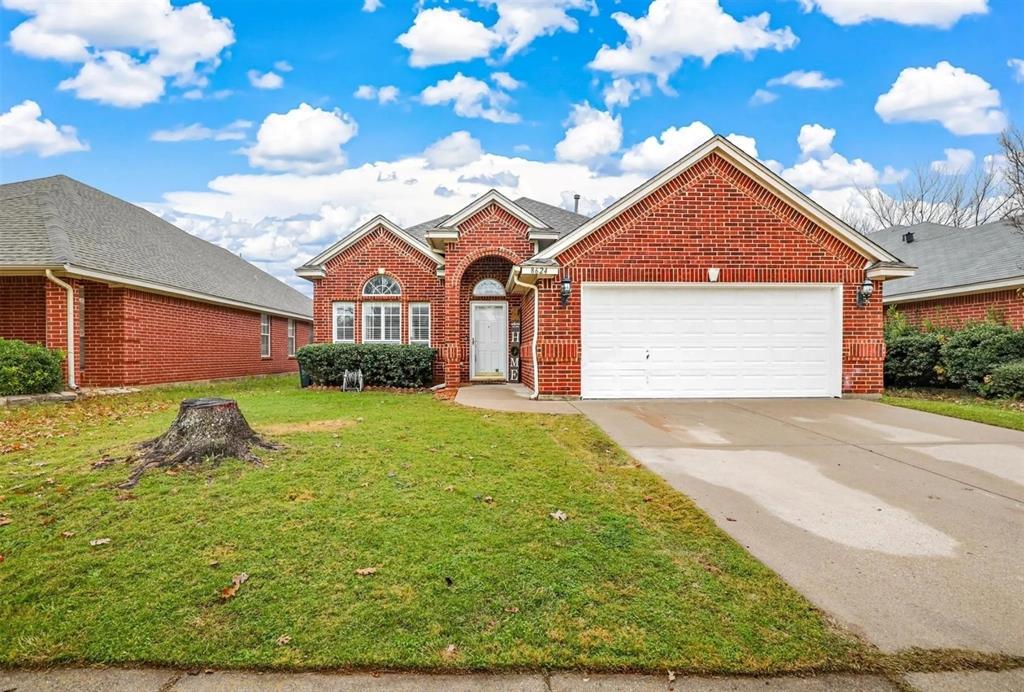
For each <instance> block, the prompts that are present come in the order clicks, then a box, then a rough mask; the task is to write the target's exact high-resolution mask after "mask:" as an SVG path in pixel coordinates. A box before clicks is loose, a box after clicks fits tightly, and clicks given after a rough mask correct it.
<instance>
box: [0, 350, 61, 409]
mask: <svg viewBox="0 0 1024 692" xmlns="http://www.w3.org/2000/svg"><path fill="white" fill-rule="evenodd" d="M63 360H64V354H63V353H62V352H61V351H51V350H50V349H48V348H44V347H42V346H36V345H34V344H26V343H25V342H24V341H15V340H11V339H0V396H16V395H19V394H46V393H47V392H58V391H60V389H61V387H62V386H63V384H64V374H63V373H62V372H61V369H60V365H61V362H63Z"/></svg>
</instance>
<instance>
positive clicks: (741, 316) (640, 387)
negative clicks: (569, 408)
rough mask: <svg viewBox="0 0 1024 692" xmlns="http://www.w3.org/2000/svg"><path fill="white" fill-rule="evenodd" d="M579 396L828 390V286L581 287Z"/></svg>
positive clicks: (831, 335)
mask: <svg viewBox="0 0 1024 692" xmlns="http://www.w3.org/2000/svg"><path fill="white" fill-rule="evenodd" d="M581 293H582V298H581V300H582V325H581V327H582V340H583V354H582V356H583V363H582V365H583V372H582V383H581V384H582V391H583V396H585V397H592V398H620V397H770V396H837V395H838V394H839V384H840V372H841V363H840V358H841V355H840V354H841V348H840V345H841V320H842V316H841V314H840V312H839V311H840V309H841V308H840V307H839V304H838V300H837V298H838V295H837V288H836V287H832V286H813V287H807V286H800V287H786V286H773V285H763V286H757V287H750V288H747V287H742V288H741V287H732V286H725V285H718V286H714V287H690V286H665V285H657V284H631V285H615V286H606V285H594V284H589V285H588V284H584V285H583V288H582V291H581Z"/></svg>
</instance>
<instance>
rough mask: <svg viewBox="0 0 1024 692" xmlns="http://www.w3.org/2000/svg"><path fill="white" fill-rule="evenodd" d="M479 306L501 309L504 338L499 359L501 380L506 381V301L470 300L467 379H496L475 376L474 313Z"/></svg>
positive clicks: (494, 378) (493, 378)
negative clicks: (502, 354) (501, 355)
mask: <svg viewBox="0 0 1024 692" xmlns="http://www.w3.org/2000/svg"><path fill="white" fill-rule="evenodd" d="M480 306H485V307H487V306H489V307H494V306H498V307H500V308H501V317H502V320H501V324H502V325H503V329H502V331H503V332H504V334H505V338H504V339H503V340H502V344H501V349H502V351H503V353H504V356H503V357H502V358H501V377H500V379H501V380H508V301H507V300H471V301H469V379H470V380H484V381H494V380H497V379H499V378H496V377H478V376H477V374H476V343H475V342H476V319H475V314H474V313H475V312H476V309H477V308H478V307H480Z"/></svg>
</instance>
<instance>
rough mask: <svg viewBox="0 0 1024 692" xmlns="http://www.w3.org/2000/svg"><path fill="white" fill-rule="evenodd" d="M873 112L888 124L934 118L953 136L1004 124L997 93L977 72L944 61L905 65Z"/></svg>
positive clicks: (978, 132) (984, 131)
mask: <svg viewBox="0 0 1024 692" xmlns="http://www.w3.org/2000/svg"><path fill="white" fill-rule="evenodd" d="M875 112H876V113H878V115H879V116H880V117H881V118H882V120H884V121H885V122H887V123H891V122H926V121H929V120H934V121H937V122H940V123H942V126H943V127H945V128H946V129H947V130H949V131H950V132H952V133H953V134H956V135H985V134H995V133H997V132H1000V131H1001V130H1003V129H1004V128H1005V127H1006V126H1007V118H1006V114H1004V113H1003V111H1002V110H1000V100H999V92H998V91H996V90H995V89H993V88H992V86H991V85H990V84H989V83H988V82H986V81H985V80H984V79H982V78H981V77H979V76H978V75H975V74H971V73H970V72H967V71H966V70H964V69H963V68H960V67H954V66H953V65H951V64H950V63H948V62H946V61H945V60H943V61H941V62H939V63H938V64H937V65H936V66H935V67H908V68H906V69H904V70H903V71H902V72H900V74H899V77H897V78H896V81H895V82H894V83H893V85H892V87H891V88H890V89H889V91H888V92H887V93H885V94H882V95H881V96H879V97H878V101H877V102H876V103H875Z"/></svg>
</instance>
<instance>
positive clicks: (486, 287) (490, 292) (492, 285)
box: [473, 279, 505, 297]
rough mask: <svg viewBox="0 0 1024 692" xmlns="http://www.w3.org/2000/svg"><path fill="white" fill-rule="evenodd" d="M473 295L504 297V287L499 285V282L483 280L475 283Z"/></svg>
mask: <svg viewBox="0 0 1024 692" xmlns="http://www.w3.org/2000/svg"><path fill="white" fill-rule="evenodd" d="M473 295H475V296H488V297H489V296H503V295H505V287H504V286H502V285H501V282H500V281H495V280H494V279H483V280H482V281H479V282H477V285H476V286H474V287H473Z"/></svg>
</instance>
